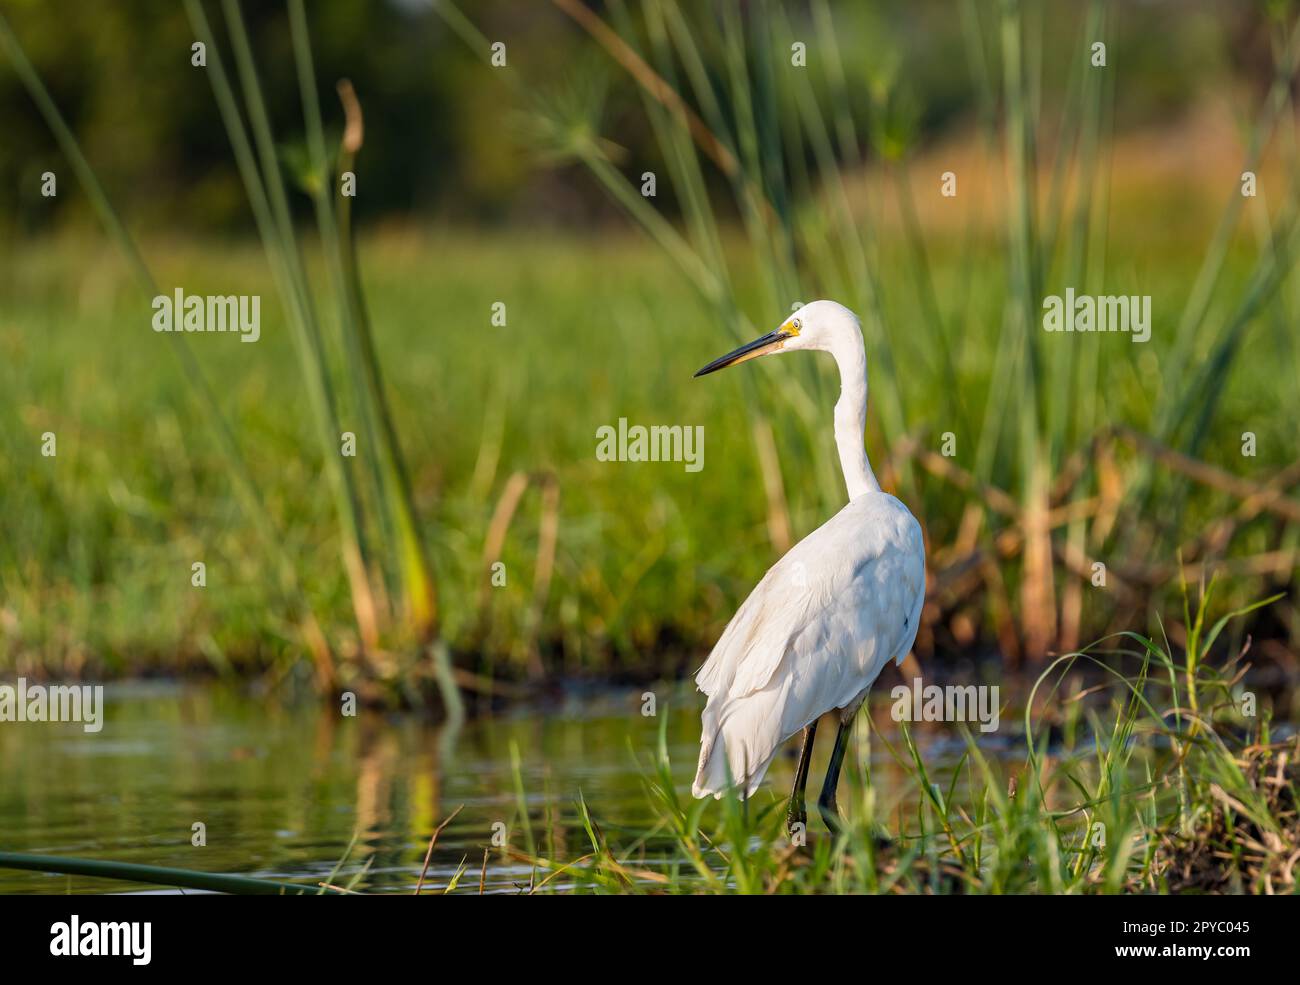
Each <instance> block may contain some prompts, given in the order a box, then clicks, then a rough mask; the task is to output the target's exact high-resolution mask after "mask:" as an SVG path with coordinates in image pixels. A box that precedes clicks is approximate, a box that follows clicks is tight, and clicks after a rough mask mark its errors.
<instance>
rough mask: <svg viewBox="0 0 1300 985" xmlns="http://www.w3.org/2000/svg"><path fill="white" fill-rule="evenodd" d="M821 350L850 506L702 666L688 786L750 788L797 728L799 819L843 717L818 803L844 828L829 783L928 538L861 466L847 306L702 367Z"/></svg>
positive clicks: (897, 624) (809, 309) (755, 596)
mask: <svg viewBox="0 0 1300 985" xmlns="http://www.w3.org/2000/svg"><path fill="white" fill-rule="evenodd" d="M798 349H815V350H820V351H822V352H829V353H830V354H831V355H832V356H834V357H835V362H836V363H837V364H838V366H839V371H840V398H839V400H838V401H837V402H836V404H835V444H836V446H837V447H838V449H839V456H840V467H841V468H842V469H843V471H844V482H845V485H846V486H847V487H848V496H849V502H848V505H846V506H845V507H844V508H843V509H841V510H840V511H839V512H838V513H836V514H835V515H834V516H833V517H831V518H830V519H829V520H828V521H826V523H825V524H823V525H822V526H820V527H818V528H817V529H816V530H814V531H813V532H812V533H811V534H809V535H808V536H807V537H805V538H804V539H803V540H801V541H800V542H799V543H798V544H796V545H795V546H794V547H793V548H792V549H791V550H790V551H789V553H787V554H786V555H785V556H784V557H783V558H781V560H779V561H778V562H777V563H776V564H774V565H773V566H772V568H771V569H770V570H769V571H768V572H767V574H766V575H764V576H763V579H762V580H761V581H760V582H759V583H758V586H757V587H756V588H755V589H754V591H753V592H752V593H750V596H749V598H747V599H746V600H745V602H744V604H742V605H741V607H740V608H739V610H737V612H736V614H735V616H733V617H732V619H731V622H730V623H728V624H727V628H726V629H725V630H724V631H723V633H722V637H721V638H720V639H719V640H718V642H717V645H716V646H714V648H713V652H712V653H711V654H710V655H709V659H708V661H707V662H706V663H705V664H704V666H703V667H702V668H701V669H700V672H699V673H698V674H697V675H696V678H695V681H696V684H697V685H698V686H699V688H700V690H701V691H703V692H704V693H705V694H706V695H708V702H707V704H706V706H705V708H704V713H703V715H702V721H703V732H702V734H701V736H700V763H699V769H698V772H697V773H696V775H695V783H694V786H693V787H692V793H694V795H695V796H696V797H708V796H710V795H711V796H714V797H721V796H722V794H723V792H724V791H725V790H726V789H727V787H728V785H729V784H735V785H736V786H737V787H738V788H739V789H740V790H741V791H742V793H743V795H744V796H746V797H750V796H753V794H754V792H755V791H756V790H757V789H758V786H759V784H760V783H761V782H762V780H763V774H764V773H766V772H767V768H768V766H769V765H770V764H771V762H772V760H773V759H774V758H775V756H776V753H777V750H778V749H779V748H780V747H781V745H782V743H784V742H785V741H786V740H787V739H789V738H791V737H792V736H793V735H794V734H795V733H796V732H799V731H800V730H802V731H803V748H802V750H801V751H800V754H799V765H798V767H797V768H796V770H795V782H794V791H793V793H792V794H791V796H790V807H789V811H788V813H787V815H786V820H787V824H788V825H790V827H791V829H792V830H793V826H794V824H795V823H796V822H798V823H800V824H804V825H806V823H807V814H806V812H805V809H804V790H805V788H806V786H807V782H808V763H809V760H810V759H811V757H812V748H813V739H814V737H815V735H816V730H817V721H818V719H820V718H821V716H822V715H824V714H825V713H827V712H829V711H838V713H839V723H840V724H839V732H838V733H837V734H836V736H835V750H834V752H833V753H832V754H831V762H830V766H829V768H828V769H827V772H826V779H825V783H824V784H823V786H822V792H821V796H820V797H819V798H818V802H817V803H818V808H819V809H820V811H821V815H822V818H823V819H824V820H825V822H826V825H827V827H829V828H830V829H831V830H832V831H837V830H838V828H839V812H838V808H837V807H836V802H835V791H836V788H837V787H838V786H839V775H840V766H841V763H842V762H843V759H844V753H845V750H846V748H847V745H848V737H849V729H850V727H851V726H852V723H853V717H854V715H855V714H857V711H858V709H859V708H860V707H861V706H862V702H863V700H864V699H865V698H866V696H867V692H868V691H869V690H870V689H871V685H872V684H873V683H874V682H875V680H876V677H877V676H878V675H879V674H880V671H881V670H882V669H884V666H885V664H886V663H887V662H888V661H889V660H891V659H893V660H897V661H899V662H901V661H902V660H903V658H904V657H905V656H907V653H908V651H909V650H911V648H912V643H913V641H914V640H915V639H916V629H917V624H918V621H919V619H920V616H921V604H922V602H923V601H924V598H925V544H924V542H923V540H922V537H921V527H920V525H919V524H918V523H917V522H916V518H915V517H913V516H912V514H911V513H910V512H908V509H907V507H906V506H904V505H903V504H902V503H901V502H899V501H898V500H897V499H895V498H894V497H893V496H891V495H889V494H888V493H886V492H882V491H881V488H880V483H879V482H877V481H876V477H875V475H874V474H873V473H872V471H871V465H870V463H868V461H867V452H866V447H865V445H864V442H863V428H864V426H865V424H866V414H867V358H866V352H865V350H864V348H863V343H862V328H861V326H860V325H859V323H858V319H857V317H856V316H855V315H854V314H853V312H851V311H850V310H849V309H848V308H846V307H844V306H843V305H841V304H837V303H836V302H834V301H813V302H812V303H811V304H807V305H804V306H803V307H802V308H800V309H799V310H798V311H796V312H795V313H794V314H793V315H791V317H790V318H788V319H787V320H786V321H785V322H783V323H782V324H781V326H780V328H778V329H777V330H776V331H774V332H770V333H768V334H767V335H764V336H763V337H762V338H760V339H755V340H754V341H753V342H750V343H749V344H748V345H743V346H741V347H740V348H739V349H736V350H735V351H734V352H730V353H728V354H727V355H725V356H723V357H722V358H720V359H715V360H714V361H713V362H711V363H709V364H708V365H707V366H705V367H704V368H703V369H701V370H700V371H699V372H698V373H696V374H695V375H696V376H703V375H705V374H706V373H713V372H716V371H717V370H719V369H723V368H725V367H727V366H734V365H736V364H738V363H742V362H745V361H747V360H749V359H754V358H756V357H758V356H766V355H772V354H775V353H784V352H794V351H796V350H798Z"/></svg>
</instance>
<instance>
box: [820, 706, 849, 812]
mask: <svg viewBox="0 0 1300 985" xmlns="http://www.w3.org/2000/svg"><path fill="white" fill-rule="evenodd" d="M852 728H853V720H852V719H849V721H847V722H840V730H839V731H838V732H836V733H835V750H834V751H833V752H832V753H831V764H830V766H828V767H826V782H824V783H823V784H822V795H821V796H820V797H818V798H817V809H818V810H819V811H821V815H822V820H823V821H825V822H826V827H828V828H830V830H831V833H832V834H839V833H840V828H841V824H840V809H839V807H838V805H836V803H835V791H836V789H837V788H838V787H839V785H840V767H841V766H842V765H844V753H845V752H846V751H847V750H848V748H849V731H850V730H851V729H852Z"/></svg>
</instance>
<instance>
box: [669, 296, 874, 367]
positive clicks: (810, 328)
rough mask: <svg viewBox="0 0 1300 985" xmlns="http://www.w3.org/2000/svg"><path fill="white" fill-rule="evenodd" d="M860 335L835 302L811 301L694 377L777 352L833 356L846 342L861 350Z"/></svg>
mask: <svg viewBox="0 0 1300 985" xmlns="http://www.w3.org/2000/svg"><path fill="white" fill-rule="evenodd" d="M861 333H862V329H861V328H860V327H859V326H858V319H857V316H856V315H854V314H853V312H851V311H850V310H849V309H848V308H846V307H844V305H842V304H840V303H838V302H837V301H812V302H810V303H808V304H805V305H804V306H803V307H802V308H800V309H799V310H798V311H796V312H795V313H794V314H792V315H791V316H790V317H789V318H787V319H786V320H785V321H783V322H782V323H781V325H780V326H779V327H778V328H777V329H776V330H775V331H773V332H768V333H767V334H766V335H764V336H762V337H761V338H757V339H755V340H754V341H753V342H748V343H746V344H745V345H742V346H741V347H740V348H739V349H736V350H734V351H732V352H728V353H727V354H726V355H725V356H721V357H720V358H718V359H715V360H713V362H711V363H709V364H708V365H707V366H705V367H704V368H703V369H701V370H700V371H699V372H698V373H696V374H695V375H696V376H705V375H707V374H708V373H716V372H717V371H718V370H720V369H726V368H727V367H728V366H735V365H737V364H739V363H743V362H746V361H748V360H750V359H756V358H758V357H759V356H770V355H773V354H774V353H778V352H794V351H796V350H798V349H819V350H823V351H826V352H834V351H835V349H836V346H837V345H838V344H839V343H841V342H845V341H849V340H852V341H854V342H855V343H856V344H857V346H858V347H859V348H861V345H862V334H861Z"/></svg>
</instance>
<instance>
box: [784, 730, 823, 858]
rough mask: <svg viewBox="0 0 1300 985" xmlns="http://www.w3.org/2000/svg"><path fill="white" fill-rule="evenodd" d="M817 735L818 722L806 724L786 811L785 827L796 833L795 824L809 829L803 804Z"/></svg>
mask: <svg viewBox="0 0 1300 985" xmlns="http://www.w3.org/2000/svg"><path fill="white" fill-rule="evenodd" d="M816 737H817V723H816V722H813V723H812V724H811V725H805V726H804V730H803V746H802V747H801V748H800V750H799V765H798V766H796V767H795V770H794V791H793V792H792V793H791V794H790V809H789V810H787V811H786V813H785V828H786V830H787V831H789V832H790V834H794V826H795V824H802V825H803V829H804V831H805V832H806V831H807V830H808V812H807V811H806V810H805V809H804V806H803V795H804V790H806V789H807V787H808V764H809V763H810V762H811V761H812V750H813V739H815V738H816Z"/></svg>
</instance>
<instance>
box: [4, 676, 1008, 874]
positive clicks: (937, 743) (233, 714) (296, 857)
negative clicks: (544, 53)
mask: <svg viewBox="0 0 1300 985" xmlns="http://www.w3.org/2000/svg"><path fill="white" fill-rule="evenodd" d="M642 691H643V689H641V688H638V689H636V690H635V691H626V692H611V691H598V692H574V693H571V694H570V695H568V696H567V697H565V698H563V699H561V700H558V701H556V702H553V703H551V704H547V705H544V706H531V707H519V708H515V709H511V710H508V711H506V712H505V713H502V714H500V715H497V716H494V717H491V718H481V719H477V720H474V721H471V722H469V723H467V724H466V725H465V726H464V728H463V729H462V730H461V731H460V733H459V734H458V735H457V736H456V737H455V741H454V742H453V743H450V746H451V749H452V752H451V753H450V754H449V755H446V756H445V761H442V762H440V748H441V747H442V746H443V745H446V744H447V743H445V742H444V741H443V740H445V739H446V738H447V736H446V735H443V734H441V733H440V730H439V729H438V728H437V727H436V726H435V725H433V724H432V723H431V722H429V721H428V720H426V719H424V718H422V717H421V716H418V715H414V714H379V713H375V712H367V711H363V712H361V713H360V714H359V715H358V716H357V717H355V718H344V717H341V716H340V715H339V714H338V713H337V711H336V710H335V708H334V706H332V705H320V704H307V705H299V706H291V707H286V706H284V705H282V704H280V703H278V702H276V701H268V700H262V699H259V698H257V697H253V696H250V695H249V694H248V693H246V692H242V691H240V690H236V689H233V688H228V687H222V686H209V685H194V684H125V685H117V686H110V687H109V688H108V689H107V693H106V699H107V712H106V724H105V727H104V730H103V731H102V732H100V733H98V734H93V735H88V734H86V733H85V732H83V731H82V730H81V728H80V727H79V726H76V725H46V724H22V725H15V724H8V725H4V726H0V846H2V847H3V848H4V849H5V850H10V851H21V852H33V853H40V854H49V855H75V856H83V857H90V858H111V859H116V860H119V861H126V862H139V863H149V864H157V865H166V866H176V867H180V868H190V869H201V870H206V871H216V872H231V873H242V874H247V875H254V876H262V877H266V878H275V879H279V880H284V881H290V882H300V883H306V884H315V883H317V882H320V881H322V880H324V879H326V878H327V877H328V876H329V875H330V873H331V872H332V871H333V870H334V869H335V867H336V865H337V863H338V862H339V860H340V859H341V858H343V857H344V855H345V853H347V851H348V846H349V844H350V843H352V841H353V836H354V833H355V835H356V840H355V844H353V846H352V851H351V853H350V854H349V855H348V857H347V860H346V861H345V862H344V864H343V865H342V867H341V868H340V870H339V874H338V875H337V876H336V877H335V881H336V882H347V881H348V880H349V879H350V878H351V876H352V875H354V874H357V873H359V872H362V871H363V870H364V876H363V878H362V881H361V882H360V884H359V886H358V888H362V889H364V890H366V891H369V892H402V891H405V892H409V891H411V890H412V889H413V888H414V886H415V882H416V879H417V878H418V876H419V871H420V868H421V865H422V863H423V860H424V854H425V849H426V847H427V844H428V839H429V836H430V834H431V832H432V831H433V829H434V828H435V827H436V826H437V825H438V823H439V822H440V821H441V820H443V819H444V818H446V817H447V816H448V815H449V814H450V813H451V812H452V811H454V810H455V809H456V808H457V807H458V806H460V805H462V804H463V805H464V809H463V810H462V811H461V813H460V814H459V815H458V816H457V817H456V819H455V820H454V821H453V822H452V823H451V824H450V825H449V826H448V827H447V829H446V830H445V831H443V833H442V835H441V837H440V838H439V841H438V846H437V849H436V850H435V852H434V855H433V858H432V861H431V864H430V867H429V873H428V875H427V876H426V878H425V885H426V887H437V888H441V887H443V886H445V885H446V884H447V882H448V880H449V879H451V878H452V877H453V875H454V874H455V872H456V871H457V870H458V869H459V868H460V867H461V866H464V867H465V869H466V873H465V875H464V877H463V879H462V881H461V888H462V891H470V892H477V891H478V885H479V881H480V869H481V867H482V866H483V864H484V852H485V849H487V848H488V847H489V846H490V845H491V842H492V836H493V833H494V830H499V829H494V825H503V826H505V829H506V831H507V833H508V838H509V843H510V844H511V845H513V846H515V847H516V848H524V847H525V846H526V843H527V842H526V838H527V834H526V832H525V825H524V824H522V823H521V817H522V815H521V814H520V810H519V805H520V804H521V803H522V804H523V805H524V807H525V809H526V812H527V816H528V824H527V828H528V829H529V831H531V835H532V837H533V838H534V839H535V840H536V843H537V846H538V849H539V850H540V851H541V852H542V853H543V854H545V855H548V856H552V857H561V858H573V857H574V856H576V855H579V854H582V853H583V852H584V851H586V850H587V846H586V835H585V833H584V831H583V829H582V826H581V823H580V821H579V819H578V812H577V808H576V803H577V798H578V796H579V793H581V795H582V796H583V797H584V798H585V799H586V802H587V803H588V804H589V805H591V806H592V809H593V811H594V812H595V813H596V814H597V815H598V817H599V818H600V819H601V821H602V824H603V825H604V826H605V828H606V830H607V831H610V832H614V833H616V832H617V831H618V830H619V829H620V828H622V827H624V826H626V827H628V828H637V827H638V826H641V825H642V824H644V823H645V822H646V821H647V820H648V808H647V806H646V799H645V794H644V788H643V772H642V769H641V768H640V767H638V762H640V763H641V764H648V763H649V761H650V759H651V757H652V755H653V753H654V750H655V746H656V742H657V736H658V729H659V727H660V717H645V716H643V715H642V699H641V694H642ZM700 701H701V698H700V696H698V695H695V694H693V693H692V692H691V691H690V690H689V688H676V689H672V690H668V691H666V690H664V689H660V690H659V691H658V712H659V716H666V734H667V743H668V751H669V754H670V756H671V759H672V763H673V772H674V776H675V778H676V781H677V782H678V784H679V787H680V789H681V791H682V792H683V795H685V796H689V787H690V781H691V777H692V774H693V772H694V767H695V756H696V753H697V749H698V744H697V743H698V738H699V706H700ZM873 712H874V715H875V717H876V720H877V722H878V723H880V724H881V725H882V727H884V728H886V729H887V730H891V726H892V723H891V722H890V721H889V717H888V704H887V702H886V703H882V704H880V705H878V706H877V707H876V708H875V709H873ZM864 731H865V730H863V729H861V728H860V729H858V730H857V733H856V734H857V736H858V744H859V748H858V758H859V760H861V759H865V758H866V757H867V756H868V754H869V757H870V761H871V763H872V770H873V776H874V778H875V783H876V787H877V790H878V792H879V793H880V795H881V797H882V800H883V803H884V806H885V809H886V810H887V811H889V812H892V811H897V810H901V809H904V807H905V805H906V803H907V802H908V801H907V793H908V789H907V787H908V785H907V784H904V783H903V777H904V773H903V771H902V769H901V767H899V766H898V765H897V764H896V763H895V762H894V760H893V758H892V757H891V756H890V755H889V753H888V752H887V750H886V749H885V748H884V747H883V744H882V743H881V742H880V741H879V739H876V741H875V743H874V745H871V746H870V747H869V746H868V744H867V740H866V739H865V738H864V736H863V733H864ZM826 745H827V746H829V744H826ZM1005 746H1006V748H1007V749H1008V750H1009V751H1010V750H1011V749H1012V748H1013V746H1014V744H1012V743H1005ZM961 748H962V747H961V744H960V742H959V741H952V737H951V736H949V737H948V738H947V739H944V738H942V736H941V735H939V734H937V733H936V734H935V735H933V736H932V737H931V741H930V742H929V743H928V744H927V745H926V759H927V764H928V765H929V766H930V768H931V769H932V770H934V771H935V777H936V779H939V780H941V781H943V780H944V778H945V775H946V771H945V768H944V764H945V763H946V764H948V766H949V768H950V767H951V764H952V763H953V762H954V761H955V760H956V758H957V757H959V756H960V753H961ZM514 750H517V756H518V777H517V778H516V773H515V770H514V769H513V768H512V755H513V754H514V752H513V751H514ZM995 751H996V750H995ZM821 752H822V757H824V756H825V755H826V753H827V749H823V750H821ZM791 754H793V748H792V749H791ZM822 757H818V760H817V761H816V762H815V763H814V770H815V773H814V775H815V776H819V775H820V771H821V770H822V769H824V765H825V763H824V758H822ZM792 771H793V761H792V756H791V757H786V758H783V759H781V760H779V761H778V762H777V763H776V764H775V765H774V766H773V769H772V771H771V774H770V777H771V779H770V781H769V782H768V783H767V784H766V785H765V787H764V790H763V792H762V793H761V794H760V797H761V798H765V799H764V803H766V802H767V801H766V798H772V799H775V798H778V797H780V796H781V795H783V794H784V793H785V791H787V790H788V787H789V784H790V781H791V775H792ZM854 782H860V781H857V780H856V778H855V777H854V776H852V775H848V776H846V780H845V783H846V786H845V787H844V788H842V791H841V803H848V802H849V798H850V796H851V795H850V788H849V786H847V784H852V783H854ZM891 797H892V800H891ZM196 823H201V824H203V825H204V826H205V828H206V832H205V833H206V842H207V844H206V845H205V846H202V847H195V846H194V845H193V844H192V843H191V841H192V838H193V836H194V827H193V826H194V825H195V824H196ZM528 878H529V871H528V868H527V866H524V865H521V864H519V863H517V862H514V861H512V860H511V859H510V858H509V857H508V856H506V855H504V854H503V853H501V852H499V851H496V850H492V851H489V852H488V855H487V868H486V872H485V873H484V874H483V875H482V879H483V884H484V888H485V889H486V890H487V891H514V890H515V889H516V887H518V886H520V885H525V884H526V883H527V881H528ZM138 888H139V887H135V886H132V885H128V884H124V883H114V882H108V881H105V880H99V879H89V878H83V877H67V876H49V875H42V874H39V873H28V872H13V871H8V870H4V869H0V892H42V893H65V892H105V891H113V890H134V889H138Z"/></svg>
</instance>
